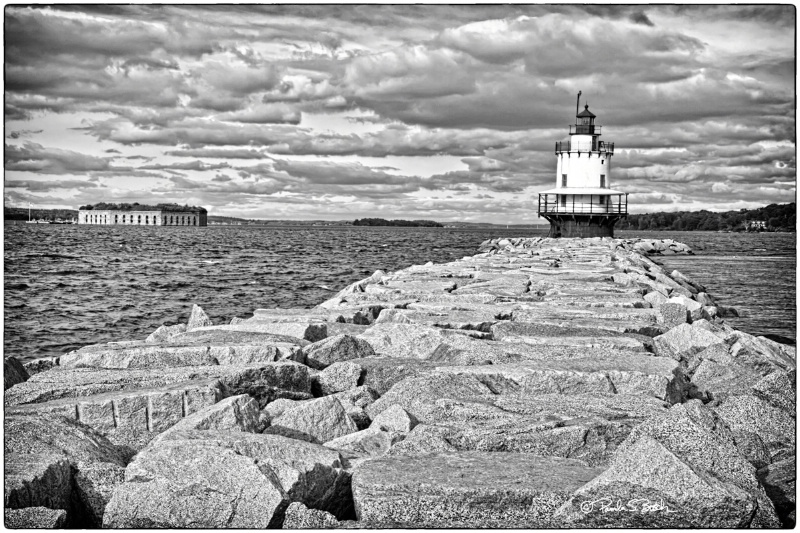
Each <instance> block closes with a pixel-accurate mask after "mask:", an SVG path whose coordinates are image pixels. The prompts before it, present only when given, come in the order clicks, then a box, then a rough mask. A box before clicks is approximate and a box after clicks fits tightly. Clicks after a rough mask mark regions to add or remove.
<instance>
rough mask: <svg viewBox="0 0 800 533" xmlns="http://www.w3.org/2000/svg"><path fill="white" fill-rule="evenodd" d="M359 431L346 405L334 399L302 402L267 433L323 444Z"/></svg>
mask: <svg viewBox="0 0 800 533" xmlns="http://www.w3.org/2000/svg"><path fill="white" fill-rule="evenodd" d="M356 431H358V428H357V427H356V424H355V422H353V421H352V420H351V419H350V417H349V416H347V412H346V411H345V409H344V407H343V406H342V404H341V403H340V402H339V400H337V399H336V398H334V397H332V396H325V397H324V398H318V399H316V400H308V401H305V402H298V403H297V404H296V405H293V406H291V407H289V408H288V409H286V410H285V411H283V413H281V414H280V415H279V416H278V417H276V418H274V419H272V421H271V422H270V426H269V427H268V428H267V429H265V430H264V432H265V433H270V434H274V435H284V436H286V437H291V438H295V439H300V440H305V441H308V442H314V443H318V444H322V443H323V442H328V441H330V440H333V439H335V438H337V437H341V436H343V435H347V434H349V433H355V432H356Z"/></svg>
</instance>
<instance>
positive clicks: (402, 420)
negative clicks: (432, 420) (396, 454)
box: [371, 405, 419, 433]
mask: <svg viewBox="0 0 800 533" xmlns="http://www.w3.org/2000/svg"><path fill="white" fill-rule="evenodd" d="M418 423H419V422H418V421H417V419H416V418H414V417H413V416H411V415H410V414H408V413H407V412H406V410H405V409H403V408H402V407H400V406H399V405H390V406H389V407H388V408H386V409H384V410H383V411H381V412H380V413H379V414H378V415H377V416H376V417H375V420H373V421H372V425H371V427H373V428H377V429H381V430H383V431H396V432H399V433H408V432H409V431H411V430H412V429H414V426H416V425H417V424H418Z"/></svg>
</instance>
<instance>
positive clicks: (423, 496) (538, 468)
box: [352, 452, 601, 528]
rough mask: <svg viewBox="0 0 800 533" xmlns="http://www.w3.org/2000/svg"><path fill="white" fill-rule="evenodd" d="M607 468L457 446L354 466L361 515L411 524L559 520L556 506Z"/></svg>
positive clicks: (366, 518)
mask: <svg viewBox="0 0 800 533" xmlns="http://www.w3.org/2000/svg"><path fill="white" fill-rule="evenodd" d="M600 472H601V470H600V469H597V468H592V467H589V466H586V465H585V464H584V463H582V462H581V461H575V460H571V459H560V458H553V457H537V456H535V455H529V454H518V453H502V452H495V453H484V452H450V453H447V452H445V453H434V454H428V455H424V456H419V457H410V456H401V457H384V458H379V459H373V460H371V461H366V462H364V463H362V464H361V465H360V466H358V467H357V468H356V469H355V471H354V473H353V481H352V483H353V499H354V501H355V507H356V514H357V515H358V518H359V520H362V521H366V522H372V523H375V524H397V525H402V527H406V528H431V527H462V528H463V527H468V528H486V527H516V528H535V527H547V526H548V525H549V526H552V524H553V522H552V520H551V519H552V515H553V512H554V511H555V510H556V509H557V508H558V507H559V506H560V505H561V504H562V503H563V502H565V501H566V500H567V498H569V496H570V495H571V493H572V492H574V491H575V490H576V489H577V488H578V487H580V486H581V485H583V484H585V483H586V482H587V481H589V480H591V479H592V478H594V477H595V476H597V475H598V474H599V473H600Z"/></svg>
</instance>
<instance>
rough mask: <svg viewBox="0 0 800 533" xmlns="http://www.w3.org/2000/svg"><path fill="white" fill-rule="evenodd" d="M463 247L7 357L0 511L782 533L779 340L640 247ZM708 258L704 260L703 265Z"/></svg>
mask: <svg viewBox="0 0 800 533" xmlns="http://www.w3.org/2000/svg"><path fill="white" fill-rule="evenodd" d="M666 253H691V251H690V250H689V249H688V248H687V247H686V246H684V245H682V244H680V243H676V242H672V241H667V240H665V241H659V240H622V239H599V238H596V239H558V240H554V239H547V238H515V239H495V240H491V241H486V242H485V243H483V244H482V245H481V248H480V250H479V253H478V254H477V255H475V256H472V257H465V258H463V259H461V260H458V261H454V262H451V263H447V264H433V263H428V264H425V265H415V266H412V267H410V268H407V269H404V270H401V271H398V272H393V273H385V272H381V271H377V272H375V274H373V275H372V276H370V277H369V278H367V279H364V280H361V281H359V282H357V283H353V284H352V285H350V286H348V287H346V288H345V289H344V290H342V291H341V292H339V293H338V294H337V295H336V296H335V297H334V298H332V299H330V300H328V301H326V302H324V303H322V304H320V305H319V306H317V307H315V308H313V309H258V310H256V311H255V312H254V316H253V317H252V318H249V319H239V318H235V319H233V320H232V321H231V323H230V324H227V325H220V324H216V325H215V324H212V323H211V321H210V320H209V318H208V316H207V315H206V314H205V312H203V310H202V309H200V308H199V307H197V306H195V307H194V308H193V311H192V315H191V318H190V319H189V322H188V323H187V324H181V325H177V326H162V327H161V328H159V329H158V330H156V331H155V332H153V334H151V335H150V336H149V337H148V338H147V339H143V340H120V341H119V342H112V343H108V344H102V345H93V346H87V347H85V348H82V349H80V350H77V351H74V352H72V353H69V354H65V355H64V356H62V357H60V358H59V359H58V360H54V361H36V362H33V363H29V364H27V365H22V364H20V362H19V361H17V360H14V359H7V360H5V364H4V384H5V395H4V401H5V442H4V448H5V524H6V526H7V527H12V528H14V527H43V528H58V527H92V528H96V527H108V528H150V527H168V528H188V527H201V528H228V527H231V528H263V527H275V528H280V527H283V528H289V529H299V528H360V527H366V528H397V527H400V528H451V527H459V528H486V527H490V528H501V527H503V528H505V527H513V528H538V527H570V528H572V527H608V526H611V527H654V528H656V527H657V528H665V527H704V528H705V527H715V528H730V527H770V528H774V527H781V526H784V527H790V526H793V525H794V521H795V496H794V494H795V470H796V468H795V448H796V442H795V423H796V422H795V411H796V406H795V391H796V370H795V361H796V353H795V349H794V348H793V347H788V346H785V345H781V344H778V343H775V342H772V341H771V340H769V339H766V338H764V337H756V336H753V335H749V334H747V333H744V332H741V331H737V330H736V329H733V328H731V327H729V326H727V325H726V324H725V323H724V316H725V314H726V313H730V312H733V311H732V310H730V309H725V308H722V307H719V306H716V305H715V303H714V299H713V297H712V296H711V295H709V294H707V293H706V291H705V288H704V287H702V286H701V285H699V284H697V283H695V282H693V281H692V280H690V279H688V278H687V277H686V276H684V275H682V274H681V273H680V272H678V271H673V272H667V271H666V270H665V269H664V268H663V267H661V266H659V264H657V263H656V262H654V261H653V260H652V259H651V258H650V257H649V256H652V255H653V254H655V255H658V254H666ZM709 268H712V266H709Z"/></svg>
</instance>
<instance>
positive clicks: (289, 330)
mask: <svg viewBox="0 0 800 533" xmlns="http://www.w3.org/2000/svg"><path fill="white" fill-rule="evenodd" d="M192 331H235V332H250V333H272V334H274V335H283V336H286V337H294V338H297V339H303V340H307V341H309V342H316V341H318V340H322V339H324V338H325V337H327V336H328V328H327V325H326V324H325V323H324V322H318V323H308V322H261V321H259V322H242V323H240V324H229V325H226V326H204V327H199V328H196V329H194V330H192Z"/></svg>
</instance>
